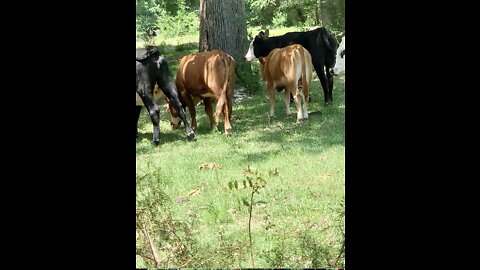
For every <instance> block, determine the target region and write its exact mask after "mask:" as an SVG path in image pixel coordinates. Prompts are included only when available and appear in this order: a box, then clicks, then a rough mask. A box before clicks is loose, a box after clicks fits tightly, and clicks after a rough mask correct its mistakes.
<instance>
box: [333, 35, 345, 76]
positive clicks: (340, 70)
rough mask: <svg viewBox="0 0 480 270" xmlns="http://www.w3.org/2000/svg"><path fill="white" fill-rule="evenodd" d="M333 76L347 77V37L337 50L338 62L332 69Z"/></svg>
mask: <svg viewBox="0 0 480 270" xmlns="http://www.w3.org/2000/svg"><path fill="white" fill-rule="evenodd" d="M330 73H332V75H334V76H337V75H345V37H343V38H342V41H341V42H340V45H338V49H337V60H336V61H335V66H334V67H333V68H332V69H330Z"/></svg>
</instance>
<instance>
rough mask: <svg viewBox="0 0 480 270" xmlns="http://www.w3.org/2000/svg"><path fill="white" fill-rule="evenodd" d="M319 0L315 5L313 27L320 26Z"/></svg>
mask: <svg viewBox="0 0 480 270" xmlns="http://www.w3.org/2000/svg"><path fill="white" fill-rule="evenodd" d="M319 1H320V0H316V1H315V4H313V5H314V6H315V25H320V3H319Z"/></svg>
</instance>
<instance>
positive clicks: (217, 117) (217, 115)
mask: <svg viewBox="0 0 480 270" xmlns="http://www.w3.org/2000/svg"><path fill="white" fill-rule="evenodd" d="M220 59H221V60H222V61H223V64H224V65H225V79H224V82H223V88H222V94H221V95H220V98H219V99H218V102H217V109H216V112H215V122H216V124H218V121H219V120H220V114H221V113H222V111H224V107H225V104H226V102H227V87H228V78H229V73H230V70H229V65H228V60H227V59H228V55H227V57H226V59H225V58H224V57H221V58H220Z"/></svg>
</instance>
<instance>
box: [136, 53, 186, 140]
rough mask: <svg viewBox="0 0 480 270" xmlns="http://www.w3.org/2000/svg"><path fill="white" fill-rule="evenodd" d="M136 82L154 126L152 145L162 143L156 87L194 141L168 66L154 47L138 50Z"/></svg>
mask: <svg viewBox="0 0 480 270" xmlns="http://www.w3.org/2000/svg"><path fill="white" fill-rule="evenodd" d="M136 60H137V61H136V69H137V70H136V71H137V73H136V76H137V77H136V81H137V94H138V96H139V97H140V99H141V100H142V102H143V104H144V105H145V107H146V108H147V110H148V114H149V115H150V119H151V121H152V124H153V139H152V144H153V145H158V144H159V143H160V129H159V121H160V114H159V108H158V106H156V105H155V102H154V100H155V99H154V88H155V85H158V87H159V88H160V89H161V90H162V92H163V93H164V94H165V96H166V97H167V98H168V99H169V101H170V103H171V104H172V106H173V107H174V108H175V109H176V111H177V112H178V113H177V114H178V117H180V119H181V120H182V121H183V123H184V125H185V130H186V132H187V139H188V140H194V139H195V133H194V132H193V130H192V128H191V127H190V125H189V124H188V122H187V119H186V116H185V111H184V110H183V108H182V106H181V103H180V101H179V99H178V92H177V88H176V87H175V84H174V83H173V81H172V79H171V78H170V74H169V70H168V64H167V60H166V59H165V57H163V56H161V55H160V52H159V51H158V50H157V48H156V47H154V46H148V47H147V48H141V49H137V56H136ZM141 109H142V107H141V106H137V115H136V116H137V117H136V123H137V124H138V117H139V115H140V110H141Z"/></svg>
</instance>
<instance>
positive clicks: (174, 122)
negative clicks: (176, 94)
mask: <svg viewBox="0 0 480 270" xmlns="http://www.w3.org/2000/svg"><path fill="white" fill-rule="evenodd" d="M165 101H166V102H167V104H168V109H169V110H170V125H171V126H172V128H174V129H175V128H179V127H180V123H181V122H182V121H181V119H180V117H179V116H178V112H177V110H175V108H174V107H173V106H172V104H171V102H170V100H169V99H168V98H167V97H166V96H165Z"/></svg>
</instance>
